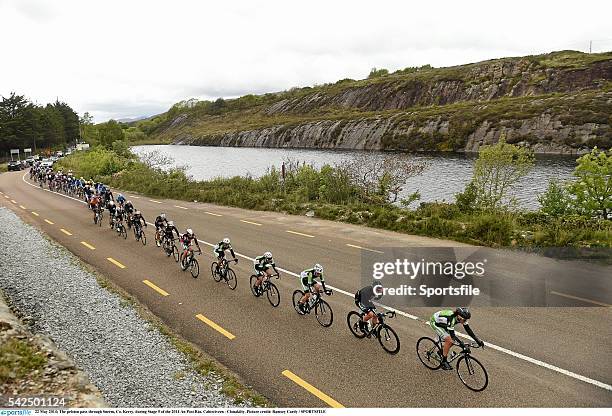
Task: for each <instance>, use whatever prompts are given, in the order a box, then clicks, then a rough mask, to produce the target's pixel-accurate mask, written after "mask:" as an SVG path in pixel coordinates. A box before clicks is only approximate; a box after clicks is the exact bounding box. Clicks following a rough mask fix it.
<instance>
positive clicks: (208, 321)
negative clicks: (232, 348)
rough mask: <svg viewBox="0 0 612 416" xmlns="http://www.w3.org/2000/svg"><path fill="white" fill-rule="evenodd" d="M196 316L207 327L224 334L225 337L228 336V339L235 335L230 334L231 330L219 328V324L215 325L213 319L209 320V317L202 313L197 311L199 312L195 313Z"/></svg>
mask: <svg viewBox="0 0 612 416" xmlns="http://www.w3.org/2000/svg"><path fill="white" fill-rule="evenodd" d="M196 318H198V319H199V320H200V321H202V322H204V323H205V324H206V325H208V326H209V327H211V328H212V329H214V330H215V331H217V332H220V333H221V334H223V335H225V336H226V337H227V338H229V339H234V338H236V336H235V335H234V334H232V333H231V332H228V331H226V330H225V329H223V328H221V327H220V326H219V325H217V324H216V323H214V322H213V321H211V320H210V319H208V318H207V317H205V316H204V315H202V314H200V313H199V314H197V315H196Z"/></svg>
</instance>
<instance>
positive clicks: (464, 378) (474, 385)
mask: <svg viewBox="0 0 612 416" xmlns="http://www.w3.org/2000/svg"><path fill="white" fill-rule="evenodd" d="M457 375H458V376H459V380H461V382H462V383H463V384H465V387H467V388H468V389H470V390H472V391H483V390H484V389H486V388H487V386H488V385H489V375H488V374H487V370H485V368H484V366H483V365H482V364H481V363H480V361H478V360H477V359H476V358H474V357H472V356H471V355H468V354H464V355H463V356H462V357H459V360H457Z"/></svg>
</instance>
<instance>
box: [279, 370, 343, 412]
mask: <svg viewBox="0 0 612 416" xmlns="http://www.w3.org/2000/svg"><path fill="white" fill-rule="evenodd" d="M282 375H284V376H285V377H287V378H288V379H289V380H291V381H293V382H294V383H295V384H297V385H298V386H300V387H303V388H304V389H306V390H307V391H308V392H309V393H311V394H313V395H315V396H317V397H318V398H319V399H321V400H323V401H324V402H325V403H327V404H328V405H329V406H331V407H336V408H340V407H344V406H343V405H341V404H340V403H338V402H337V401H335V400H334V399H332V398H331V397H329V396H328V395H327V394H325V393H323V392H322V391H321V390H319V389H318V388H316V387H315V386H313V385H312V384H310V383H308V382H306V381H304V380H303V379H302V378H300V377H298V376H296V375H295V374H293V373H292V372H291V371H289V370H285V371H283V372H282Z"/></svg>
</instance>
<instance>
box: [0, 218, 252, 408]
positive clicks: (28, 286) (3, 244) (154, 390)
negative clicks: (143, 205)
mask: <svg viewBox="0 0 612 416" xmlns="http://www.w3.org/2000/svg"><path fill="white" fill-rule="evenodd" d="M0 223H1V224H3V226H2V227H0V288H1V289H2V290H3V291H4V293H5V294H6V296H7V297H8V298H9V300H10V303H11V305H12V307H13V309H14V310H16V312H17V313H18V314H19V315H21V316H22V317H23V316H27V317H28V319H27V321H28V322H30V328H31V330H32V331H33V332H35V333H41V334H44V335H47V336H49V337H50V338H51V339H53V341H55V343H56V344H57V346H58V347H59V348H60V349H62V350H63V351H65V352H66V353H67V354H68V355H69V356H70V357H71V358H72V359H73V360H74V361H75V362H76V364H77V366H78V367H79V368H82V369H83V370H84V371H85V372H86V373H87V374H88V376H89V378H90V380H91V381H92V383H93V384H94V385H95V386H97V387H98V389H99V390H100V391H101V392H102V395H103V397H104V399H105V400H106V401H107V402H108V403H109V404H110V405H111V406H115V407H236V406H237V405H242V406H244V405H248V406H253V403H252V402H250V401H249V400H248V399H247V400H244V398H240V399H239V400H236V396H235V395H234V396H232V395H231V394H225V392H224V391H225V390H227V389H228V377H227V376H226V375H224V374H220V373H219V372H217V371H215V369H213V370H211V369H210V367H211V366H213V367H214V365H213V364H210V363H208V364H206V363H205V364H202V363H200V364H199V368H202V367H207V368H206V371H205V372H202V371H195V369H194V367H195V368H198V365H197V364H194V362H193V361H192V360H193V357H189V356H188V354H185V353H184V352H185V351H187V353H189V352H190V351H193V348H192V347H190V346H185V345H183V344H181V345H178V347H179V348H180V349H181V351H179V350H177V348H175V347H177V342H171V340H170V339H169V338H168V333H167V330H163V329H160V328H159V327H158V326H157V325H155V324H154V323H152V322H149V321H147V320H145V319H143V317H142V316H141V315H140V314H139V312H138V311H137V310H136V308H135V307H133V306H132V305H131V303H130V302H126V301H125V299H123V298H122V297H121V296H119V295H118V294H116V293H112V292H110V291H108V290H106V289H105V288H103V287H101V286H100V284H99V283H98V281H97V279H96V275H94V274H93V273H92V272H90V271H88V270H87V268H86V267H83V265H82V264H81V262H80V260H79V259H78V258H77V257H75V256H74V255H72V253H70V252H69V251H68V250H66V249H64V248H63V247H61V246H59V245H58V244H56V243H54V242H51V241H50V240H48V239H47V238H46V237H45V236H44V235H43V234H42V233H41V232H40V231H39V230H37V229H36V228H34V227H32V226H30V225H28V224H25V223H24V222H23V221H22V220H21V219H20V218H19V217H18V216H17V215H15V214H14V213H13V212H12V211H10V210H8V209H6V208H2V207H0ZM33 253H34V254H33ZM192 355H193V352H192ZM229 382H230V384H231V385H230V388H231V390H236V384H237V381H236V379H235V378H233V377H229ZM242 388H243V387H242V386H240V387H239V389H242ZM253 397H257V395H254V396H253Z"/></svg>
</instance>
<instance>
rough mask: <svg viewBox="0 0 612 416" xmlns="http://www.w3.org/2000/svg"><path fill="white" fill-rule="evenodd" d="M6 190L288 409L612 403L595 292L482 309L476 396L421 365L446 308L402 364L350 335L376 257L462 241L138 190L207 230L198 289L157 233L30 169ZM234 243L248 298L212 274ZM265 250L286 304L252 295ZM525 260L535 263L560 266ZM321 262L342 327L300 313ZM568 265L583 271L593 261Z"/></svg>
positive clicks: (406, 337)
mask: <svg viewBox="0 0 612 416" xmlns="http://www.w3.org/2000/svg"><path fill="white" fill-rule="evenodd" d="M0 192H1V193H0V206H6V207H8V208H9V209H11V210H13V211H14V212H16V213H17V214H18V215H19V216H20V217H21V218H23V219H24V220H25V221H26V222H28V223H31V224H33V225H35V226H36V227H38V228H40V229H42V230H43V231H44V232H45V233H47V234H48V235H50V236H51V237H52V238H53V239H54V240H56V241H57V242H59V243H60V244H61V245H63V246H65V247H66V248H67V249H68V250H70V251H71V252H73V253H74V254H75V255H77V256H79V257H80V258H82V259H83V260H84V261H85V262H87V263H89V264H91V265H93V266H94V267H95V268H96V269H98V270H99V271H100V272H101V273H103V274H104V275H106V276H108V277H109V278H110V279H111V280H112V281H114V282H115V283H116V284H118V285H120V286H121V287H122V288H123V289H125V290H126V291H128V292H129V293H131V294H132V295H134V296H135V297H136V298H138V300H139V301H140V302H141V303H143V304H144V305H146V306H147V307H148V308H149V309H150V310H151V311H152V312H153V313H155V314H156V315H157V316H158V317H160V318H161V319H162V320H163V321H164V322H165V323H166V324H168V325H169V326H170V327H171V328H173V329H174V330H175V331H176V332H177V333H178V334H180V335H181V336H183V337H184V338H186V339H188V340H189V341H191V342H193V343H195V344H196V345H198V346H199V347H200V348H202V349H203V350H204V351H206V352H207V353H208V354H210V355H212V356H214V357H215V358H216V359H217V360H218V361H220V362H221V363H222V364H224V365H226V366H227V367H229V368H231V369H232V370H233V371H235V372H236V373H238V374H239V375H240V376H241V377H242V378H243V379H244V380H245V381H246V382H247V383H248V384H250V385H252V386H253V387H254V388H255V389H256V390H257V391H259V392H260V393H262V394H264V395H265V396H267V397H269V398H270V399H271V400H272V401H273V402H274V403H275V404H277V405H279V406H283V407H296V406H307V407H322V406H346V407H417V406H428V407H432V406H448V407H463V406H466V407H481V406H489V407H503V406H512V407H517V406H526V407H539V406H551V407H557V406H560V407H565V406H567V407H570V406H571V407H600V406H605V407H610V406H612V387H611V386H610V384H611V383H612V350H611V348H610V347H609V342H610V340H612V325H610V322H611V320H612V310H611V308H610V307H606V306H602V307H587V306H593V305H596V304H600V305H607V303H605V302H603V301H602V300H601V299H598V298H597V297H596V296H595V295H596V294H588V296H585V295H584V293H579V295H581V296H578V294H572V293H566V294H561V295H559V297H560V298H564V297H565V298H566V299H569V298H568V297H567V296H574V298H578V299H579V301H580V302H584V305H585V307H555V308H552V307H546V308H492V307H474V308H472V314H473V318H472V319H471V320H470V323H471V326H472V328H474V330H475V332H476V333H477V334H478V335H479V336H480V337H481V338H482V339H484V340H485V341H486V342H487V348H485V349H484V350H476V351H475V355H476V357H477V358H479V359H480V360H481V362H483V363H484V364H485V366H486V368H487V370H488V373H489V387H488V388H487V389H486V390H485V391H483V392H480V393H474V392H471V391H469V390H468V389H467V388H465V387H464V386H463V385H462V384H461V383H460V381H459V379H458V378H457V376H456V373H455V372H454V371H452V372H451V371H448V372H444V371H442V370H439V371H430V370H428V369H426V368H425V367H424V366H423V365H422V364H421V363H420V361H419V360H418V358H417V356H416V353H415V344H416V341H417V339H418V338H419V337H421V336H426V335H431V333H432V332H431V330H430V329H429V327H428V326H427V325H426V324H425V320H426V319H427V318H428V317H429V316H430V315H431V313H432V312H433V311H434V310H435V309H433V308H413V309H406V310H403V311H400V312H401V315H398V316H397V317H396V318H395V319H391V320H389V321H388V323H389V324H390V325H391V326H392V327H393V328H394V329H395V330H396V332H397V333H398V335H399V337H400V340H401V343H402V344H401V351H400V353H399V354H397V355H389V354H386V353H385V352H384V351H383V350H382V349H381V348H380V345H379V344H378V342H377V341H376V340H374V339H363V340H359V339H356V338H355V337H353V335H351V333H350V332H349V330H348V327H347V325H346V315H347V313H348V312H349V311H351V310H354V309H355V306H354V302H353V297H352V296H353V293H354V292H355V291H356V290H357V289H359V287H360V285H361V282H360V277H359V276H360V259H361V253H362V251H363V250H367V249H368V248H371V247H377V248H379V247H384V246H396V247H397V246H408V247H428V246H431V247H441V246H448V247H452V246H460V245H461V244H459V243H456V242H451V241H444V240H435V239H430V238H425V237H416V236H410V235H404V234H398V233H393V232H387V231H381V230H374V229H369V228H365V227H359V226H352V225H348V224H342V223H335V222H329V221H323V220H318V219H313V218H306V217H298V216H289V215H283V214H279V213H268V212H257V211H249V210H243V209H236V208H228V207H219V206H215V205H210V204H202V203H189V202H185V201H174V200H166V199H159V198H149V197H146V196H139V195H135V194H132V193H129V192H128V193H127V195H129V197H128V199H131V200H132V201H133V203H134V205H135V206H136V207H137V209H140V210H141V211H142V212H143V214H144V216H145V218H146V219H147V221H149V222H152V221H153V220H154V218H155V216H156V215H157V214H159V212H161V211H163V212H165V213H166V214H167V215H168V217H169V218H170V219H172V220H174V222H175V224H176V225H177V227H178V228H179V230H181V231H182V230H184V229H185V228H187V227H190V228H193V229H194V231H195V232H196V234H197V235H198V238H200V239H201V243H200V245H201V246H202V249H203V252H204V253H203V255H202V256H200V257H199V258H198V260H199V261H200V265H201V267H200V269H201V272H200V277H199V278H198V279H193V278H192V277H191V275H189V274H188V273H187V272H181V271H180V269H179V267H178V265H177V263H175V262H174V261H173V260H171V259H169V258H168V257H166V256H165V255H164V254H163V253H162V252H161V250H160V249H159V248H157V247H155V244H154V242H153V227H151V226H149V228H148V229H147V230H146V232H147V236H148V240H149V241H148V244H147V246H142V245H141V244H140V243H139V242H136V241H135V240H134V238H133V235H132V234H129V235H128V239H127V240H123V239H122V238H119V237H118V236H117V235H116V233H114V232H112V231H111V230H110V229H109V228H108V226H107V225H103V226H102V227H101V228H100V227H97V226H95V225H94V224H93V221H92V214H91V212H90V211H88V210H87V209H86V208H85V205H84V204H83V203H81V202H80V201H78V200H75V199H71V198H68V197H65V196H62V195H59V194H56V193H52V192H49V191H45V190H42V189H40V188H38V187H37V186H35V185H33V184H31V183H28V181H27V177H26V176H24V172H12V173H5V174H2V175H0ZM225 236H229V237H230V238H231V239H232V244H233V246H234V248H235V250H236V251H237V252H238V253H240V262H239V263H238V264H237V265H232V268H234V270H235V271H236V274H237V275H238V287H237V289H236V290H235V291H232V290H230V289H229V288H228V287H227V286H226V285H225V284H223V283H216V282H214V281H213V279H212V278H211V277H210V273H209V271H208V270H209V265H210V262H211V261H212V260H213V256H212V248H211V247H210V244H214V243H216V242H218V241H220V240H221V239H222V238H223V237H225ZM266 250H269V251H271V252H272V253H273V254H274V257H275V260H276V262H277V265H278V266H280V267H281V268H282V269H283V270H284V272H282V276H281V279H280V280H277V281H275V283H276V284H277V286H278V287H279V289H280V292H281V304H280V306H279V307H278V308H272V307H271V306H270V304H269V303H268V302H267V300H265V299H262V298H255V297H253V296H252V294H251V292H250V290H249V287H248V278H249V276H250V275H251V270H252V262H251V261H250V260H249V259H251V258H253V257H255V256H257V255H260V254H261V253H263V252H264V251H266ZM33 254H34V255H36V253H33ZM526 259H527V260H525V261H527V262H531V263H533V266H534V267H538V266H540V265H542V267H545V266H546V264H547V262H551V261H553V260H550V259H543V258H542V259H540V258H536V257H535V256H532V257H529V258H526ZM315 262H319V263H321V264H323V265H324V266H325V268H326V275H327V276H328V281H329V283H330V284H331V285H332V286H333V287H334V288H335V289H336V290H335V292H334V294H333V295H332V296H330V297H327V298H326V300H327V301H328V302H329V303H330V305H331V307H332V309H333V311H334V324H333V325H332V326H331V327H329V328H323V327H321V326H320V325H319V324H318V323H317V321H316V320H315V317H314V316H313V315H309V316H298V315H297V314H296V313H295V311H294V310H293V308H292V306H291V293H292V292H293V290H294V289H296V288H297V287H298V286H299V285H298V278H297V277H296V274H297V273H299V272H300V271H301V270H303V269H305V268H307V267H312V264H314V263H315ZM567 267H568V268H570V269H571V268H572V267H576V268H577V269H576V270H577V272H579V271H580V270H581V269H582V268H583V267H584V265H581V264H576V265H575V266H572V264H568V265H567ZM512 268H513V267H512V265H508V270H509V271H512ZM509 273H510V272H509ZM143 281H146V282H143ZM560 301H562V299H560ZM573 301H574V302H575V301H576V299H573ZM118 324H119V325H120V323H118Z"/></svg>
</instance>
